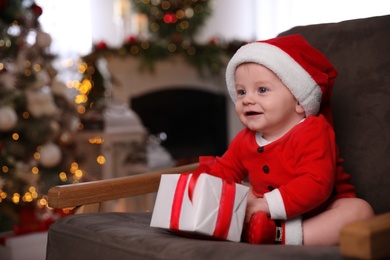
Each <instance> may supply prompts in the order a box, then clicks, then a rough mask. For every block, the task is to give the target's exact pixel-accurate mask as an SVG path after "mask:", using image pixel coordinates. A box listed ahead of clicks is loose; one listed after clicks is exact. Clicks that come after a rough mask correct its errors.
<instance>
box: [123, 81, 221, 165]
mask: <svg viewBox="0 0 390 260" xmlns="http://www.w3.org/2000/svg"><path fill="white" fill-rule="evenodd" d="M130 106H131V108H132V110H134V112H135V113H137V114H138V116H139V117H140V119H141V121H142V123H143V125H144V126H145V128H147V129H148V131H149V133H150V134H154V135H156V134H159V133H165V134H166V136H167V138H166V140H165V141H163V142H162V143H161V145H162V146H163V147H165V148H166V149H167V150H168V152H169V153H170V154H171V155H172V157H173V158H174V159H175V161H177V163H178V164H185V163H190V162H195V161H197V160H198V157H199V156H201V155H214V156H221V155H222V154H223V153H224V152H225V150H226V148H227V113H226V96H225V95H223V94H221V93H215V92H210V91H204V90H202V89H200V88H199V87H188V86H186V87H175V88H169V87H168V88H162V89H161V90H157V91H153V92H149V93H146V94H143V95H140V96H137V97H134V98H131V99H130Z"/></svg>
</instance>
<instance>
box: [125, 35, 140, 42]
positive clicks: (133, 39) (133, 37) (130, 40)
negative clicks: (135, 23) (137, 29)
mask: <svg viewBox="0 0 390 260" xmlns="http://www.w3.org/2000/svg"><path fill="white" fill-rule="evenodd" d="M137 41H138V39H137V37H136V36H134V35H131V36H129V37H127V38H126V43H136V42H137Z"/></svg>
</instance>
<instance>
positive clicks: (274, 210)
mask: <svg viewBox="0 0 390 260" xmlns="http://www.w3.org/2000/svg"><path fill="white" fill-rule="evenodd" d="M264 198H265V199H266V200H267V203H268V207H269V211H270V214H271V218H272V219H287V213H286V208H285V207H284V202H283V198H282V195H281V194H280V191H279V190H278V189H274V190H273V191H271V192H267V193H265V194H264Z"/></svg>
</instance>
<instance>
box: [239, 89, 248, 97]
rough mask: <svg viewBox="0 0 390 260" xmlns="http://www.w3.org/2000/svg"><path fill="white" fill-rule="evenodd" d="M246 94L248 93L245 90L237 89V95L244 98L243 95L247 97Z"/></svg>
mask: <svg viewBox="0 0 390 260" xmlns="http://www.w3.org/2000/svg"><path fill="white" fill-rule="evenodd" d="M245 93H246V91H245V90H243V89H237V95H238V96H243V95H245Z"/></svg>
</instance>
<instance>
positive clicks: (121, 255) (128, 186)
mask: <svg viewBox="0 0 390 260" xmlns="http://www.w3.org/2000/svg"><path fill="white" fill-rule="evenodd" d="M389 28H390V15H387V16H381V17H371V18H364V19H357V20H350V21H344V22H340V23H329V24H318V25H308V26H299V27H295V28H292V29H290V30H288V31H286V32H283V33H282V35H287V34H293V33H299V34H302V35H303V36H304V37H305V38H306V39H307V40H308V41H309V42H310V43H311V44H312V45H313V46H315V47H316V48H318V49H319V50H320V51H322V52H323V53H324V54H325V55H326V56H327V57H328V58H329V60H330V61H331V62H332V63H333V64H334V66H335V67H336V68H337V70H338V71H339V77H338V78H337V79H336V83H335V87H334V91H333V96H332V109H333V113H334V124H335V131H336V138H337V143H338V145H339V148H340V153H341V156H342V157H343V158H344V159H345V164H344V167H345V169H346V171H347V172H349V173H350V174H351V178H352V182H353V184H354V185H355V186H356V189H357V193H358V196H359V197H361V198H363V199H365V200H367V201H368V202H370V203H371V205H372V206H373V208H374V210H375V212H376V214H377V217H375V218H374V219H373V220H370V221H362V222H357V223H351V224H349V225H347V226H346V227H345V228H344V229H343V231H342V234H341V240H340V246H329V247H320V246H318V247H308V246H280V245H250V244H246V243H235V242H228V241H212V240H199V239H191V238H183V237H179V236H177V235H174V234H172V233H169V232H167V231H164V230H160V229H155V228H151V227H149V223H150V218H151V213H150V212H133V213H131V212H128V213H114V212H101V213H97V212H98V211H99V204H100V203H101V202H103V201H108V200H114V199H118V198H122V197H128V196H134V195H139V194H144V193H148V192H155V191H157V188H158V184H159V179H160V176H161V174H170V173H180V172H185V171H192V170H193V169H195V168H196V167H197V165H198V164H197V163H194V164H191V165H186V166H181V167H176V168H172V169H168V170H162V171H155V172H150V173H145V174H141V175H136V176H129V177H123V178H118V179H111V180H102V181H96V182H90V183H81V184H75V185H64V186H57V187H53V188H51V189H50V191H49V193H48V196H49V205H50V206H51V207H54V208H64V207H78V209H77V213H89V214H75V215H72V216H69V217H66V218H63V219H60V220H58V221H57V222H55V223H54V224H53V225H52V226H51V228H50V230H49V234H48V244H47V259H128V258H131V259H254V258H256V259H332V260H334V259H345V258H351V257H357V258H361V259H379V258H386V257H390V249H389V247H388V241H389V239H390V213H386V212H390V201H389V198H390V189H389V187H390V176H389V173H390V160H389V158H388V156H389V154H390V44H389V42H390V30H389Z"/></svg>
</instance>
